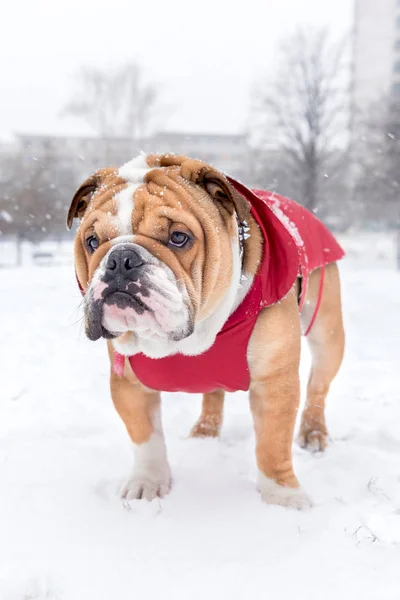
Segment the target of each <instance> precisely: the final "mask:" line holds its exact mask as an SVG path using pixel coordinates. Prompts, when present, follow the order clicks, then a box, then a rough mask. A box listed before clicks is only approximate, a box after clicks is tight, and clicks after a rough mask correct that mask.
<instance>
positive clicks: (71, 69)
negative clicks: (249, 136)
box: [0, 0, 353, 138]
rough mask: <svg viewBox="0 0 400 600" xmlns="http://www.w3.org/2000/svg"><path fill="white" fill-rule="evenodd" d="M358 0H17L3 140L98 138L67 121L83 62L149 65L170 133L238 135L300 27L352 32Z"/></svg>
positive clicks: (0, 101)
mask: <svg viewBox="0 0 400 600" xmlns="http://www.w3.org/2000/svg"><path fill="white" fill-rule="evenodd" d="M352 12H353V6H352V0H334V1H332V2H326V1H324V0H240V1H237V0H236V1H235V0H230V1H229V2H228V1H227V0H202V1H201V2H191V1H190V0H186V1H183V0H170V1H168V0H141V1H140V2H137V1H135V0H130V1H127V0H107V1H104V0H40V1H38V0H8V1H7V3H6V4H5V6H3V7H2V19H1V21H2V22H1V25H2V26H1V34H0V65H1V72H0V138H10V137H11V136H12V134H13V133H14V132H15V133H28V132H29V133H52V134H63V133H64V134H68V133H72V134H79V133H82V134H84V133H88V132H89V130H88V129H86V128H85V127H84V126H83V125H82V124H81V123H80V122H79V121H77V120H73V119H65V118H61V117H60V111H61V109H62V107H63V104H65V102H66V101H67V99H68V98H69V96H70V94H71V91H72V84H73V75H74V73H75V72H76V70H77V69H79V67H80V66H82V65H95V66H102V65H105V66H110V67H112V66H113V65H117V64H120V63H124V62H126V61H132V60H133V61H137V62H139V63H140V64H142V65H143V68H144V70H145V73H146V75H147V77H148V79H150V80H153V81H156V82H158V83H159V84H160V85H161V86H162V89H163V93H164V96H165V101H166V103H167V104H168V106H170V107H171V110H167V111H166V114H165V120H164V122H163V123H161V128H163V129H168V130H179V131H182V130H187V131H213V132H238V131H240V130H241V129H242V128H243V127H244V125H245V121H246V112H247V110H248V105H249V90H250V88H251V86H252V84H253V83H254V81H256V80H258V79H259V78H260V77H261V76H262V74H263V73H264V74H265V73H268V72H269V71H270V70H271V68H272V67H273V63H274V56H275V54H276V47H277V44H278V42H279V40H280V39H281V38H282V37H284V36H285V35H287V34H289V33H290V32H291V31H293V30H294V29H295V28H296V26H298V25H300V24H302V25H307V26H327V27H329V28H330V29H331V30H332V32H333V33H334V35H335V36H340V35H343V34H345V33H349V32H350V29H351V21H352Z"/></svg>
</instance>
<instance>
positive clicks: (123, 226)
mask: <svg viewBox="0 0 400 600" xmlns="http://www.w3.org/2000/svg"><path fill="white" fill-rule="evenodd" d="M151 170H152V169H151V168H150V167H149V165H148V164H147V155H146V154H140V155H139V156H137V157H136V158H133V159H132V160H130V161H129V162H127V163H125V164H124V165H122V167H120V168H119V170H118V176H119V177H121V179H125V181H126V182H127V184H128V185H127V186H126V187H125V188H124V189H123V190H121V191H120V192H118V194H116V195H115V196H114V199H115V200H116V202H117V204H118V212H117V216H116V217H115V219H114V222H115V226H116V227H117V229H118V232H119V235H120V236H123V235H132V211H133V209H134V194H135V192H136V190H137V189H138V187H140V186H141V185H142V184H143V183H144V178H145V175H146V173H148V172H149V171H151Z"/></svg>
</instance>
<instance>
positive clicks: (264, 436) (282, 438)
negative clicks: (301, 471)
mask: <svg viewBox="0 0 400 600" xmlns="http://www.w3.org/2000/svg"><path fill="white" fill-rule="evenodd" d="M75 218H77V219H79V220H80V224H79V226H78V228H77V232H76V238H75V249H74V256H75V269H76V277H77V280H78V283H79V286H80V288H81V291H82V293H83V294H84V313H85V327H86V334H87V336H88V338H89V339H91V340H97V339H99V338H105V339H106V340H107V344H108V352H109V357H110V363H111V376H110V378H111V383H110V385H111V395H112V399H113V402H114V405H115V408H116V410H117V411H118V413H119V415H120V417H121V418H122V420H123V422H124V424H125V426H126V429H127V431H128V434H129V436H130V438H131V441H132V444H133V446H134V466H133V471H132V473H131V475H130V477H129V478H128V479H127V481H126V483H125V485H124V486H123V489H122V497H123V498H124V499H126V500H128V501H129V500H132V499H140V498H145V499H147V500H152V499H153V498H155V497H157V496H159V497H163V496H165V495H166V494H167V493H168V492H169V491H170V489H171V484H172V477H171V471H170V466H169V463H168V458H167V450H166V444H165V440H164V434H163V429H162V424H161V411H160V392H162V391H182V392H188V393H202V394H203V405H202V412H201V415H200V417H199V419H198V421H197V422H196V424H195V425H194V427H193V429H192V431H191V435H192V436H196V437H198V436H201V437H205V436H218V435H219V432H220V429H221V425H222V414H223V404H224V394H225V391H230V392H231V391H235V390H248V391H249V398H250V408H251V412H252V415H253V419H254V428H255V438H256V459H257V466H258V481H257V487H258V490H259V492H260V493H261V496H262V499H263V500H264V501H265V502H267V503H271V504H278V505H281V506H285V507H292V508H296V509H301V508H305V507H309V506H310V505H311V502H310V500H309V498H308V496H307V495H306V493H305V492H304V491H303V490H302V488H301V487H300V486H299V483H298V480H297V478H296V475H295V473H294V471H293V465H292V439H293V434H294V427H295V420H296V414H297V411H298V406H299V397H300V390H299V359H300V341H301V334H302V333H306V334H307V335H308V342H309V344H310V348H311V354H312V369H311V374H310V378H309V382H308V389H307V401H306V406H305V409H304V412H303V415H302V420H301V426H300V433H299V442H300V445H301V446H302V447H304V448H308V449H310V450H312V451H321V450H324V449H325V447H326V444H327V441H328V432H327V428H326V424H325V416H324V407H325V399H326V396H327V393H328V390H329V386H330V383H331V381H332V379H333V378H334V377H335V375H336V373H337V371H338V369H339V366H340V364H341V361H342V356H343V349H344V332H343V324H342V311H341V298H340V282H339V273H338V267H337V264H336V262H337V260H339V259H340V258H341V257H342V256H343V251H342V249H341V248H340V246H339V245H338V243H337V242H336V241H335V239H334V238H333V236H332V235H331V234H330V233H329V231H328V230H327V229H326V228H325V226H324V225H323V224H322V223H321V222H320V221H319V220H317V219H316V217H315V216H314V215H313V214H311V213H309V212H308V211H306V210H305V209H304V208H303V207H301V206H300V205H298V204H296V203H294V202H293V201H290V200H288V199H287V198H283V197H281V196H277V195H276V194H273V193H269V192H265V191H262V190H250V189H248V188H247V187H245V186H244V185H243V184H241V183H239V182H237V181H235V180H233V179H231V178H229V177H227V176H225V175H224V174H223V173H221V172H220V171H218V170H217V169H215V168H213V167H212V166H210V165H208V164H206V163H204V162H202V161H199V160H194V159H191V158H188V157H185V156H178V155H173V154H165V155H150V154H149V155H145V154H143V155H140V156H139V157H137V158H134V159H133V160H131V161H129V162H127V163H126V164H125V165H123V166H122V167H121V168H119V169H118V168H105V169H101V170H99V171H97V172H96V173H94V174H93V175H92V176H91V177H89V179H87V180H86V181H85V182H84V183H83V184H82V185H81V186H80V188H79V189H78V191H77V192H76V194H75V196H74V198H73V199H72V202H71V206H70V209H69V212H68V219H67V225H68V227H69V228H71V227H72V224H73V220H74V219H75Z"/></svg>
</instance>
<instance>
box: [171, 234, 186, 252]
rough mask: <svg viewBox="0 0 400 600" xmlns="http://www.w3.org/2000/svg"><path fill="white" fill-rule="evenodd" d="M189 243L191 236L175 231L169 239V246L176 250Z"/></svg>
mask: <svg viewBox="0 0 400 600" xmlns="http://www.w3.org/2000/svg"><path fill="white" fill-rule="evenodd" d="M188 241H189V236H188V235H186V233H183V232H182V231H174V232H173V233H171V236H170V238H169V244H170V245H171V246H175V247H176V248H183V246H185V245H186V244H187V243H188Z"/></svg>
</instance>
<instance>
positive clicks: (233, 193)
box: [149, 154, 250, 222]
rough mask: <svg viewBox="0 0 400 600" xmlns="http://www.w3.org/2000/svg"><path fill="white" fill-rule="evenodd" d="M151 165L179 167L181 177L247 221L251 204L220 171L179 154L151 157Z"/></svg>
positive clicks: (241, 220)
mask: <svg viewBox="0 0 400 600" xmlns="http://www.w3.org/2000/svg"><path fill="white" fill-rule="evenodd" d="M149 164H151V166H153V165H154V166H160V167H172V168H173V167H179V170H180V175H181V177H183V178H184V179H186V180H188V181H192V182H193V183H196V184H197V185H201V186H202V187H203V188H204V189H205V190H206V192H207V193H208V194H209V195H210V196H211V198H212V199H213V200H214V201H215V202H216V203H219V204H220V205H221V206H223V207H224V209H225V210H226V211H228V213H230V214H233V213H234V212H236V214H237V215H238V217H239V221H240V222H243V221H246V220H247V218H248V216H249V213H250V205H249V202H248V201H247V200H246V198H245V197H244V196H242V194H240V192H239V191H237V190H236V189H235V188H234V187H233V185H232V184H231V183H230V182H229V180H228V178H227V177H225V175H224V174H223V173H221V171H218V169H215V168H214V167H211V166H210V165H207V163H204V162H203V161H201V160H195V159H191V158H188V157H187V156H180V155H177V154H163V155H158V156H157V155H152V156H150V157H149Z"/></svg>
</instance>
